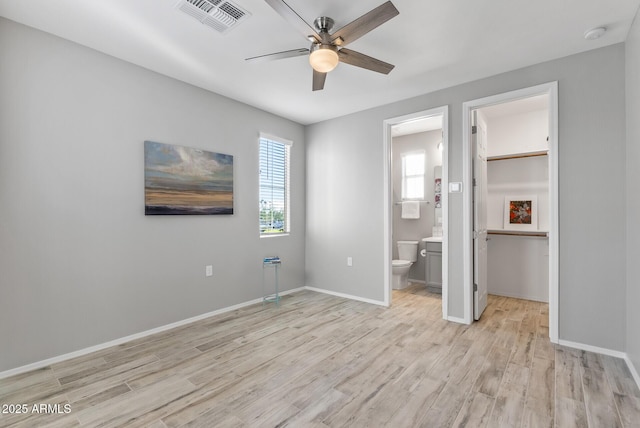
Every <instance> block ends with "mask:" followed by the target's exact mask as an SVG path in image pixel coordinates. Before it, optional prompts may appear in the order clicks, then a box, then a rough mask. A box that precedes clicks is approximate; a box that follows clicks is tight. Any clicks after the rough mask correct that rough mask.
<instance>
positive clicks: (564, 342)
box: [558, 339, 627, 358]
mask: <svg viewBox="0 0 640 428" xmlns="http://www.w3.org/2000/svg"><path fill="white" fill-rule="evenodd" d="M558 345H562V346H568V347H569V348H574V349H580V350H581V351H589V352H595V353H596V354H602V355H608V356H610V357H616V358H626V357H627V354H626V353H624V352H622V351H614V350H612V349H607V348H600V347H598V346H591V345H585V344H584V343H577V342H571V341H569V340H562V339H560V340H558Z"/></svg>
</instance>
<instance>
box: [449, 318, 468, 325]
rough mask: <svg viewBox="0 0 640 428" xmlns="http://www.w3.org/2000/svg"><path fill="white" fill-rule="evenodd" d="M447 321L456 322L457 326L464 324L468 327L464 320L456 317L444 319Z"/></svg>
mask: <svg viewBox="0 0 640 428" xmlns="http://www.w3.org/2000/svg"><path fill="white" fill-rule="evenodd" d="M445 319H446V320H447V321H451V322H456V323H458V324H466V325H468V324H469V323H468V322H466V321H465V319H464V318H458V317H446V318H445Z"/></svg>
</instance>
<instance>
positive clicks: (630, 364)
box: [624, 354, 640, 388]
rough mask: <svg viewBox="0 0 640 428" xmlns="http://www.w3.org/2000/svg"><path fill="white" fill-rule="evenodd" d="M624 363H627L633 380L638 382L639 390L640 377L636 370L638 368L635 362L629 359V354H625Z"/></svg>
mask: <svg viewBox="0 0 640 428" xmlns="http://www.w3.org/2000/svg"><path fill="white" fill-rule="evenodd" d="M624 361H625V362H626V363H627V367H629V371H630V372H631V375H632V376H633V380H635V381H636V385H638V388H640V375H639V374H638V371H637V370H636V367H635V366H634V365H633V362H632V361H631V359H630V358H629V355H628V354H625V356H624Z"/></svg>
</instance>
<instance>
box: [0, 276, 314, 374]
mask: <svg viewBox="0 0 640 428" xmlns="http://www.w3.org/2000/svg"><path fill="white" fill-rule="evenodd" d="M304 289H305V287H299V288H294V289H292V290H285V291H281V292H280V293H279V294H280V295H281V296H285V295H287V294H291V293H295V292H296V291H302V290H304ZM261 302H262V297H260V298H258V299H253V300H249V301H248V302H243V303H239V304H237V305H233V306H228V307H226V308H222V309H217V310H215V311H211V312H207V313H206V314H202V315H197V316H195V317H191V318H187V319H185V320H181V321H176V322H174V323H171V324H167V325H163V326H160V327H156V328H152V329H151V330H146V331H143V332H140V333H135V334H132V335H129V336H125V337H121V338H119V339H115V340H111V341H109V342H105V343H101V344H99V345H95V346H90V347H88V348H84V349H80V350H77V351H73V352H69V353H68V354H63V355H58V356H57V357H53V358H47V359H46V360H42V361H37V362H35V363H31V364H27V365H24V366H21V367H16V368H15V369H9V370H6V371H3V372H0V379H4V378H6V377H9V376H14V375H17V374H21V373H26V372H28V371H31V370H36V369H41V368H43V367H46V366H49V365H51V364H56V363H59V362H62V361H65V360H69V359H71V358H76V357H81V356H83V355H86V354H90V353H92V352H96V351H100V350H102V349H105V348H110V347H112V346H116V345H121V344H123V343H126V342H130V341H132V340H136V339H140V338H142V337H145V336H150V335H152V334H156V333H161V332H163V331H166V330H171V329H172V328H176V327H181V326H183V325H186V324H191V323H193V322H196V321H200V320H203V319H205V318H209V317H212V316H215V315H220V314H223V313H225V312H231V311H235V310H236V309H240V308H244V307H246V306H251V305H254V304H256V303H261Z"/></svg>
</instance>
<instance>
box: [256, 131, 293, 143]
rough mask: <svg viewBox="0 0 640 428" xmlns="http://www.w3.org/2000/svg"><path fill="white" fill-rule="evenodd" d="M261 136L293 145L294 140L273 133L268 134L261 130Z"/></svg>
mask: <svg viewBox="0 0 640 428" xmlns="http://www.w3.org/2000/svg"><path fill="white" fill-rule="evenodd" d="M260 138H261V139H262V138H264V139H265V140H271V141H275V142H276V143H280V144H284V145H286V146H293V141H291V140H287V139H286V138H282V137H278V136H276V135H273V134H267V133H266V132H260Z"/></svg>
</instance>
